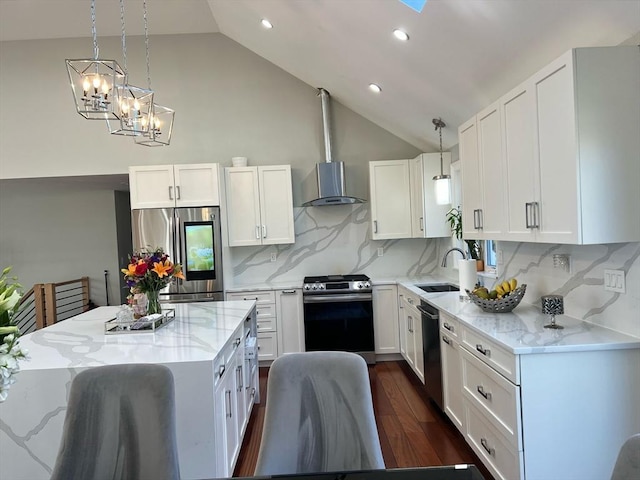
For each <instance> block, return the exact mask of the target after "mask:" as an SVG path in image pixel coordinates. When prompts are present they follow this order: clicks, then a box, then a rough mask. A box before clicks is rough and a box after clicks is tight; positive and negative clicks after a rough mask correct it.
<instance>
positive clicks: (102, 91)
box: [65, 59, 126, 120]
mask: <svg viewBox="0 0 640 480" xmlns="http://www.w3.org/2000/svg"><path fill="white" fill-rule="evenodd" d="M65 63H66V64H67V73H68V74H69V81H70V82H71V90H72V92H73V99H74V101H75V104H76V110H77V112H78V113H79V114H80V115H82V116H83V117H84V118H86V119H88V120H105V119H106V120H110V119H111V120H115V119H118V115H117V112H116V108H115V107H116V102H114V98H115V96H116V93H115V92H116V89H118V88H119V87H122V85H124V84H125V82H126V74H125V72H124V70H123V69H122V68H121V67H120V65H118V62H116V61H115V60H100V59H77V60H65Z"/></svg>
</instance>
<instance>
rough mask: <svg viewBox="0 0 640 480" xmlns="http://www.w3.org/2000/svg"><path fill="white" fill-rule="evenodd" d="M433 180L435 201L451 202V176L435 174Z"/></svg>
mask: <svg viewBox="0 0 640 480" xmlns="http://www.w3.org/2000/svg"><path fill="white" fill-rule="evenodd" d="M433 180H434V181H435V193H436V203H437V204H438V205H448V204H450V203H451V177H450V176H449V175H437V176H435V177H433Z"/></svg>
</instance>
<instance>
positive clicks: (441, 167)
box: [439, 124, 444, 175]
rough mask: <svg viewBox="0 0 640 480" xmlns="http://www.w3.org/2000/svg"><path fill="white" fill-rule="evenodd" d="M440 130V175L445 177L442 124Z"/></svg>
mask: <svg viewBox="0 0 640 480" xmlns="http://www.w3.org/2000/svg"><path fill="white" fill-rule="evenodd" d="M439 130H440V175H444V166H443V163H442V124H440V125H439Z"/></svg>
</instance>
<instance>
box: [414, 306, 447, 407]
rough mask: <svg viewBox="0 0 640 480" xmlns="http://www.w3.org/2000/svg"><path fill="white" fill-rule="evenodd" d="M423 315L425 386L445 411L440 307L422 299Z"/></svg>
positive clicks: (421, 310)
mask: <svg viewBox="0 0 640 480" xmlns="http://www.w3.org/2000/svg"><path fill="white" fill-rule="evenodd" d="M418 310H420V314H421V317H422V352H423V355H424V388H425V390H426V391H427V395H428V396H429V398H430V399H431V401H432V402H433V403H435V404H436V405H437V406H438V408H439V409H440V410H441V411H444V401H443V397H442V361H441V360H440V325H439V324H440V322H439V319H440V313H439V312H438V309H437V308H435V307H433V306H432V305H430V304H429V303H427V302H425V301H424V300H421V301H420V306H419V307H418Z"/></svg>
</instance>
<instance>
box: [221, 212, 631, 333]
mask: <svg viewBox="0 0 640 480" xmlns="http://www.w3.org/2000/svg"><path fill="white" fill-rule="evenodd" d="M294 220H295V231H296V243H295V244H293V245H268V246H262V247H236V248H228V249H227V251H226V254H225V258H226V259H227V262H228V263H227V277H226V278H227V281H226V284H227V286H228V287H234V286H236V287H237V286H242V285H255V284H261V283H279V282H284V283H287V282H290V283H292V284H300V285H301V284H302V279H303V277H305V276H307V275H328V274H346V273H364V274H366V275H368V276H369V277H371V278H372V279H373V280H374V281H375V280H376V279H380V280H382V279H394V278H406V277H409V278H410V277H420V276H427V275H440V276H444V277H448V278H451V279H452V280H457V272H456V271H455V270H454V269H453V268H451V267H448V268H441V267H440V263H441V261H442V254H443V253H444V252H445V251H446V249H448V248H450V246H451V239H449V238H444V239H426V240H423V239H401V240H385V241H379V240H371V238H370V237H371V233H370V222H369V204H366V203H365V204H360V205H342V206H331V207H309V208H295V209H294ZM380 248H381V249H382V253H383V254H382V256H378V250H379V249H380ZM498 249H499V250H502V257H503V262H502V264H501V265H499V267H498V269H499V279H503V278H511V277H517V278H518V280H519V281H520V283H526V284H527V293H526V295H525V298H524V301H525V302H528V303H532V304H536V305H539V303H540V296H542V295H547V294H558V295H563V296H564V297H565V302H564V303H565V313H566V314H567V315H569V316H572V317H576V318H582V319H583V320H586V321H588V322H591V323H596V324H599V325H602V326H605V327H608V328H612V329H614V330H618V331H620V332H624V333H628V334H631V335H635V336H638V337H640V260H639V259H640V243H623V244H611V245H586V246H580V245H556V244H535V243H516V242H499V244H498ZM272 254H275V256H276V260H275V261H274V262H272V261H271V256H272ZM554 254H567V255H569V257H570V272H566V271H565V270H564V269H561V268H554V266H553V255H554ZM450 260H451V258H450ZM448 263H449V265H452V264H454V263H455V262H452V261H449V262H448ZM604 269H616V270H624V271H625V277H626V293H624V294H621V293H614V292H607V291H605V290H604V286H603V283H604V280H603V277H604ZM231 278H232V279H233V281H230V279H231ZM483 280H484V283H485V284H486V285H488V286H492V285H493V279H489V278H484V279H483Z"/></svg>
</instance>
